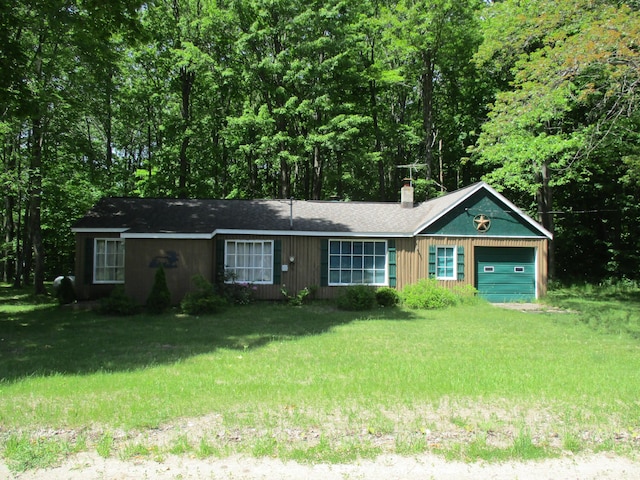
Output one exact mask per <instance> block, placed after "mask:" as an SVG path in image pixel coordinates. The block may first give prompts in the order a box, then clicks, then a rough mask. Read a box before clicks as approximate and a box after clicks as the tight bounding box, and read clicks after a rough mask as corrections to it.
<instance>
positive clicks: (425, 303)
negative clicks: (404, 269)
mask: <svg viewBox="0 0 640 480" xmlns="http://www.w3.org/2000/svg"><path fill="white" fill-rule="evenodd" d="M401 298H402V303H403V304H404V305H406V306H407V307H409V308H419V309H430V308H444V307H449V306H452V305H456V304H457V303H459V300H458V297H457V296H456V295H455V293H453V292H452V291H451V290H448V289H446V288H444V287H442V286H440V284H438V281H437V280H435V279H433V278H423V279H422V280H420V281H419V282H418V283H414V284H411V285H407V286H406V287H404V289H403V290H402V294H401Z"/></svg>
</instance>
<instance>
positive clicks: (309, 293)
mask: <svg viewBox="0 0 640 480" xmlns="http://www.w3.org/2000/svg"><path fill="white" fill-rule="evenodd" d="M317 290H318V287H317V286H316V285H311V286H309V287H304V288H303V289H302V290H300V291H299V292H298V293H296V294H295V295H291V294H289V290H287V286H286V285H284V284H283V285H282V288H281V289H280V293H282V295H283V296H284V297H285V298H286V299H287V303H288V304H289V305H291V306H294V307H299V306H301V305H303V304H304V303H305V302H307V301H309V300H311V299H312V298H313V296H314V295H315V293H316V291H317Z"/></svg>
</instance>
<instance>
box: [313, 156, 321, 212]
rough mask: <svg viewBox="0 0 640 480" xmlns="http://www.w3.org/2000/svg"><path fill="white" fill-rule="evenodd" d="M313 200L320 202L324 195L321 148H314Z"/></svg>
mask: <svg viewBox="0 0 640 480" xmlns="http://www.w3.org/2000/svg"><path fill="white" fill-rule="evenodd" d="M311 188H312V192H311V199H312V200H320V199H321V195H322V155H320V146H319V145H314V147H313V182H312V187H311Z"/></svg>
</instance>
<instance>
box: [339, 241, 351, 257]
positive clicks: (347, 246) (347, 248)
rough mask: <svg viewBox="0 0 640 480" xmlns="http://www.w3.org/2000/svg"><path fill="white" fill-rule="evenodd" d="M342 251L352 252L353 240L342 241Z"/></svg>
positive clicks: (343, 252)
mask: <svg viewBox="0 0 640 480" xmlns="http://www.w3.org/2000/svg"><path fill="white" fill-rule="evenodd" d="M341 250H342V251H341V253H342V254H343V255H344V254H345V253H351V242H342V249H341Z"/></svg>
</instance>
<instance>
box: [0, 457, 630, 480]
mask: <svg viewBox="0 0 640 480" xmlns="http://www.w3.org/2000/svg"><path fill="white" fill-rule="evenodd" d="M0 478H3V479H7V480H40V479H46V480H134V479H135V480H140V479H149V480H154V479H157V480H178V479H180V480H196V479H197V480H205V479H211V480H267V479H268V480H300V479H302V480H356V479H363V480H428V479H434V480H441V479H447V480H448V479H456V480H483V479H495V480H507V479H509V480H516V479H517V480H544V479H549V480H551V479H553V480H637V479H640V463H634V462H632V461H631V460H628V459H625V458H621V457H616V456H612V455H608V454H599V455H589V456H577V457H565V458H561V459H552V460H544V461H539V462H506V463H499V464H487V463H472V464H466V463H461V462H447V461H445V460H443V459H442V458H440V457H437V456H434V455H421V456H417V457H401V456H396V455H387V456H382V457H379V458H378V459H376V460H373V461H369V460H363V461H361V462H358V463H353V464H348V465H328V464H318V465H301V464H298V463H295V462H287V463H283V462H281V461H280V460H275V459H255V458H247V457H240V456H234V457H230V458H225V459H204V460H201V459H196V458H191V457H185V456H170V457H167V458H165V459H164V460H163V461H162V462H154V461H151V460H131V461H127V462H124V461H121V460H118V459H114V458H109V459H104V458H101V457H99V456H98V455H97V454H91V453H82V454H79V455H77V456H74V457H72V458H70V459H68V460H67V461H66V462H65V463H64V464H63V465H61V466H59V467H57V468H52V469H48V470H36V471H30V472H27V473H24V474H19V475H12V474H11V473H10V472H9V471H8V470H7V468H6V466H5V465H4V464H0Z"/></svg>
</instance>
